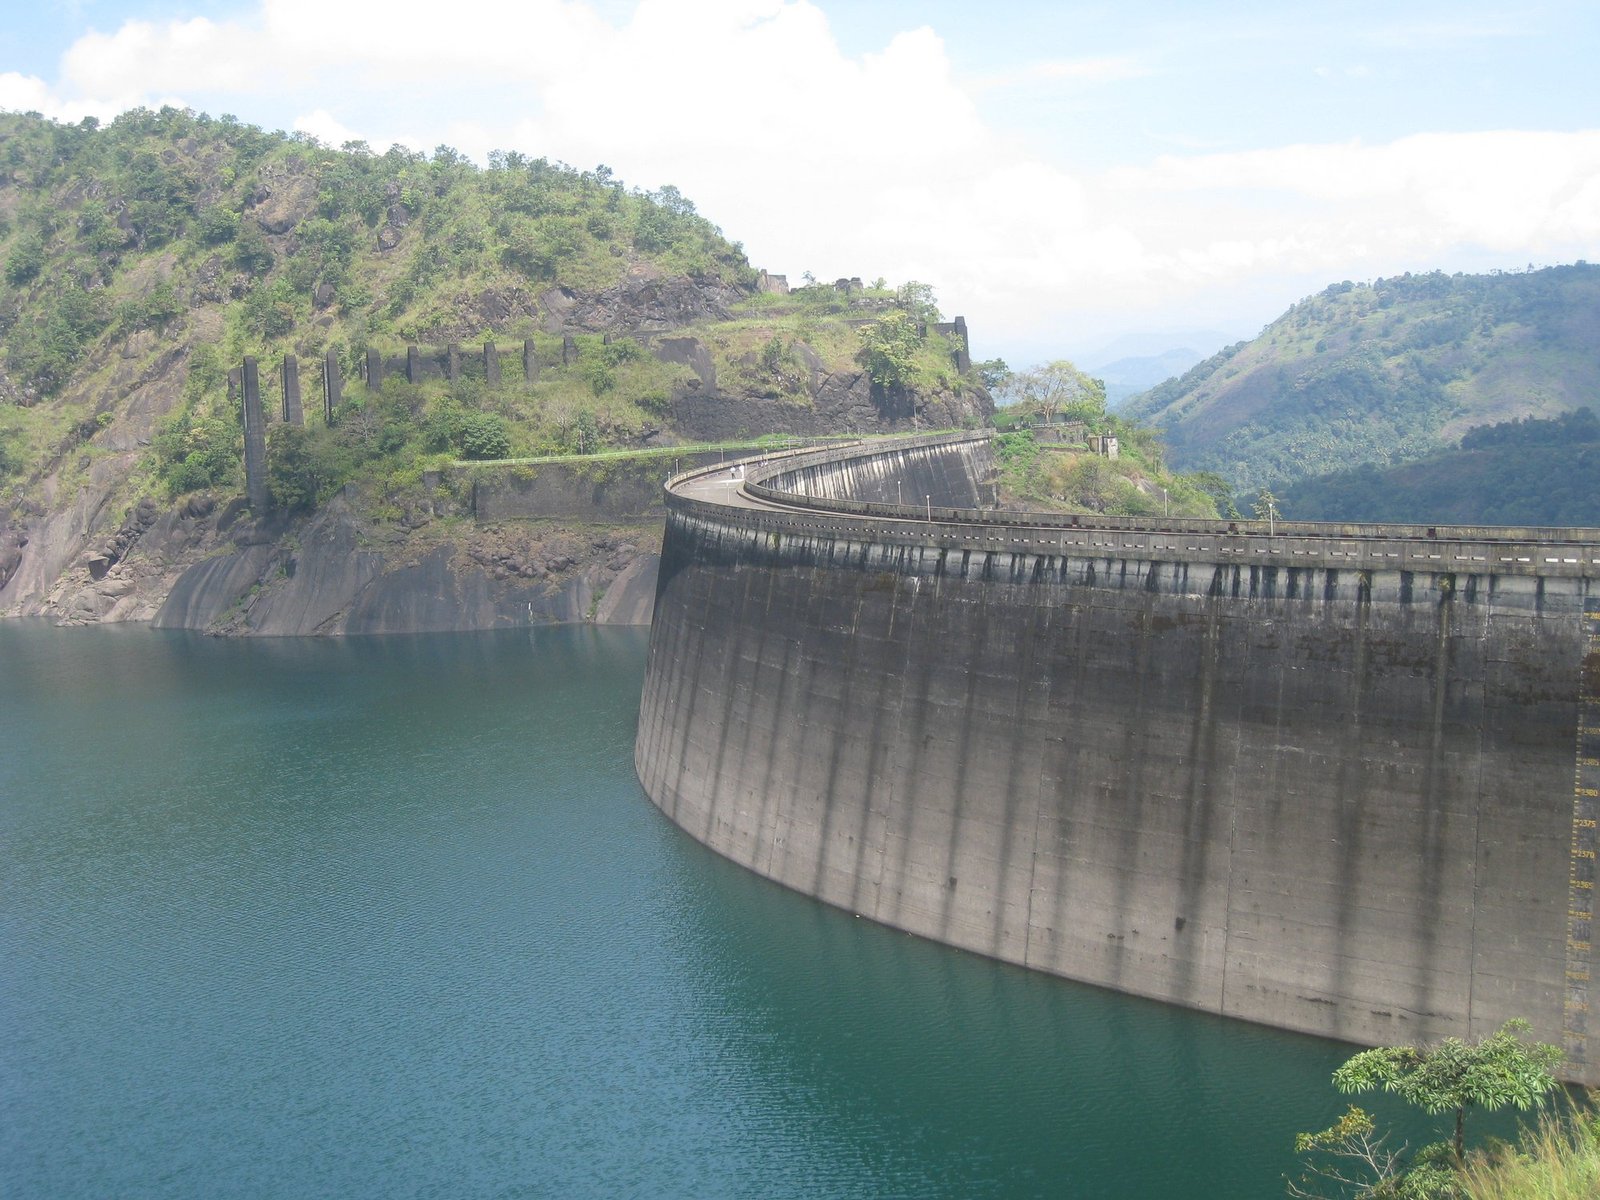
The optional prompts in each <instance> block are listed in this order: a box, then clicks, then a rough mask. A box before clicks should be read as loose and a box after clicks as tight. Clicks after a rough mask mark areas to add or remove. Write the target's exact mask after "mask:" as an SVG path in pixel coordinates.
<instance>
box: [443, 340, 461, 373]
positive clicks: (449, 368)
mask: <svg viewBox="0 0 1600 1200" xmlns="http://www.w3.org/2000/svg"><path fill="white" fill-rule="evenodd" d="M444 353H445V363H446V365H445V369H444V373H445V375H446V376H448V377H449V379H450V382H451V383H454V382H455V381H456V380H458V379H460V378H461V347H460V346H459V345H457V344H456V343H455V342H451V343H450V345H449V346H447V347H445V352H444Z"/></svg>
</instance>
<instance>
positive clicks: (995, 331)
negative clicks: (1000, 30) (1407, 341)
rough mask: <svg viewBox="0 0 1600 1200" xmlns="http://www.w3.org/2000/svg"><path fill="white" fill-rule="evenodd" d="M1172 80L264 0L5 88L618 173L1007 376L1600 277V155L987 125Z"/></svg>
mask: <svg viewBox="0 0 1600 1200" xmlns="http://www.w3.org/2000/svg"><path fill="white" fill-rule="evenodd" d="M1142 70H1143V68H1142V67H1141V66H1140V65H1139V63H1138V62H1136V61H1134V60H1131V59H1127V58H1098V59H1097V58H1079V59H1074V58H1061V59H1051V60H1047V61H1041V62H1036V63H1032V64H1029V65H1026V66H1024V67H1021V68H1019V69H1018V70H1016V71H1013V72H1009V73H1006V74H1004V75H997V76H991V77H988V78H987V79H983V80H978V81H970V80H969V81H962V80H960V79H958V78H957V77H956V75H955V73H954V71H953V69H952V64H951V61H950V56H949V54H948V53H947V51H946V47H945V44H944V42H943V41H942V39H941V38H940V36H939V35H938V34H937V33H936V32H935V31H934V30H932V29H929V28H926V27H923V28H916V29H910V30H906V31H904V32H901V33H900V34H898V35H897V36H895V37H893V38H892V39H891V40H890V41H889V42H888V43H887V44H886V45H884V46H883V47H882V49H881V50H879V51H877V52H876V53H869V54H860V55H848V54H846V53H844V52H843V51H842V50H841V48H840V46H839V44H838V42H837V40H836V39H835V37H834V36H833V33H832V31H831V30H830V28H829V26H828V22H827V18H826V16H825V15H824V13H823V12H822V11H821V10H820V9H818V8H817V7H815V6H814V5H813V4H812V3H810V2H809V0H642V2H641V3H639V4H638V5H637V7H636V8H635V9H634V10H633V11H632V13H631V15H629V16H628V17H627V19H625V20H622V21H620V22H616V21H611V20H607V19H606V18H605V17H603V16H602V15H601V13H600V12H599V11H597V10H596V9H595V8H592V7H591V6H590V5H589V4H588V3H585V2H583V0H457V2H456V3H454V4H452V5H451V6H450V7H449V8H448V10H446V11H441V10H440V9H439V7H438V6H437V5H436V4H434V3H433V2H432V0H428V2H427V3H424V2H423V0H388V2H387V3H385V4H384V5H383V6H382V8H381V9H380V8H378V7H376V6H369V5H364V4H353V3H339V4H329V3H327V2H326V0H261V2H260V4H259V7H257V8H256V9H254V10H251V11H249V12H248V13H246V14H245V15H244V16H242V17H240V18H238V19H233V20H218V21H212V20H207V19H205V18H196V19H193V20H180V21H170V22H166V23H155V22H147V21H130V22H127V23H125V24H124V25H122V26H121V27H120V28H118V29H117V30H115V31H114V32H112V33H110V34H101V33H89V34H86V35H85V36H84V37H82V38H80V39H79V41H78V42H77V43H75V44H74V45H73V46H72V47H71V48H70V49H69V50H68V52H67V53H66V55H65V56H64V57H63V60H62V72H61V80H60V83H59V84H57V85H55V86H50V85H47V84H46V83H45V82H44V81H42V80H40V79H37V78H35V77H32V76H23V75H17V74H7V75H0V107H6V108H12V109H23V108H27V109H37V110H39V111H41V112H45V113H46V114H48V115H51V116H55V117H58V118H60V119H68V120H76V119H77V118H78V117H79V116H81V115H84V114H85V113H88V112H93V113H94V114H95V115H98V116H101V117H102V118H105V117H109V116H110V115H112V114H113V113H114V112H115V111H118V110H119V109H121V108H126V107H129V106H131V105H133V104H137V103H144V104H149V105H156V104H159V103H161V102H163V100H164V99H166V98H167V97H170V96H181V97H183V99H182V100H179V101H177V102H178V103H183V102H188V103H190V104H193V105H195V106H196V107H201V108H206V109H208V110H210V111H213V112H221V111H235V112H239V113H241V115H243V116H244V117H245V118H246V119H250V120H256V121H258V122H260V123H262V124H265V125H268V126H269V127H270V126H271V125H273V124H276V123H278V122H279V121H280V120H282V119H288V118H291V117H292V124H293V127H294V128H297V129H301V130H304V131H306V132H309V133H312V134H314V135H315V136H317V137H318V138H320V139H321V140H323V141H325V142H327V143H329V144H331V145H339V144H340V143H342V142H344V141H347V140H351V139H361V140H365V141H367V142H369V143H370V144H371V145H372V146H373V147H374V148H375V149H379V150H381V149H383V148H384V147H386V146H388V145H389V144H390V143H391V142H395V141H399V142H401V143H402V144H405V145H408V146H411V147H414V148H421V147H428V146H433V145H435V144H438V143H440V142H446V143H449V144H451V145H454V146H457V147H458V148H460V149H462V150H464V151H466V152H467V153H469V154H471V155H472V156H474V157H476V158H478V159H480V160H481V159H483V158H484V157H485V156H486V155H487V153H488V152H489V151H490V150H491V149H496V148H504V149H517V150H521V151H523V152H525V153H529V154H533V155H544V156H548V157H551V158H559V159H563V160H565V161H567V162H571V163H574V164H577V165H580V166H586V167H587V166H593V165H595V164H597V163H600V162H605V163H608V164H610V165H611V166H612V167H613V168H614V169H615V170H616V171H617V173H618V175H619V176H620V177H622V178H624V179H626V180H627V181H628V182H630V183H633V184H637V185H640V186H645V187H657V186H660V185H661V184H664V183H674V184H676V185H678V186H679V187H680V188H682V189H683V191H684V192H685V194H686V195H688V196H690V197H691V198H692V199H693V200H694V201H695V202H696V204H697V205H698V206H699V208H700V210H701V211H702V212H704V213H705V214H706V215H707V216H709V217H711V218H712V219H713V220H716V221H718V222H720V223H721V224H723V226H724V228H725V229H726V230H727V232H728V233H729V234H730V236H733V237H736V238H741V239H743V240H744V241H745V243H746V245H747V246H748V248H749V252H750V254H751V257H752V260H753V261H754V262H756V263H757V264H758V265H762V266H766V267H768V268H770V269H772V270H775V271H784V272H787V273H789V274H790V275H791V276H798V275H799V274H800V272H802V271H803V270H806V269H810V270H812V271H814V272H815V273H816V274H817V275H818V276H820V277H822V278H832V277H834V276H837V275H863V276H866V277H869V278H870V277H873V276H877V275H880V274H881V275H884V276H887V277H888V278H890V279H891V280H903V279H907V278H915V279H921V280H924V281H927V282H930V283H932V284H934V285H935V287H936V288H937V289H938V291H939V294H940V296H941V299H942V300H943V301H944V305H945V307H946V309H947V310H951V311H962V312H964V313H965V314H966V315H967V316H968V318H969V320H971V321H972V323H973V329H974V333H975V335H976V337H977V339H978V342H979V346H978V350H979V351H980V353H988V352H989V351H985V350H984V346H985V345H988V344H991V339H992V341H993V342H1007V343H1014V344H1023V343H1027V344H1033V343H1035V342H1037V343H1040V344H1043V342H1045V341H1046V340H1048V339H1055V344H1056V345H1057V346H1058V347H1059V346H1061V345H1064V344H1074V343H1077V344H1081V339H1082V338H1083V337H1085V336H1089V335H1090V334H1091V332H1092V333H1093V335H1094V336H1098V334H1099V333H1100V332H1102V331H1108V330H1114V329H1115V328H1117V327H1118V325H1119V323H1120V325H1121V326H1126V325H1127V324H1129V323H1137V322H1140V321H1148V322H1155V321H1166V322H1179V323H1181V322H1183V321H1184V320H1185V318H1186V316H1187V319H1188V321H1189V323H1193V321H1194V320H1196V319H1203V320H1205V321H1208V322H1210V321H1220V320H1222V319H1223V318H1222V317H1221V316H1220V315H1219V311H1218V310H1219V306H1220V305H1222V304H1224V303H1234V304H1237V303H1240V302H1241V301H1240V299H1239V298H1240V297H1242V296H1245V295H1247V294H1251V295H1255V296H1257V297H1258V298H1257V299H1256V300H1255V301H1254V307H1253V308H1252V309H1251V311H1252V317H1253V318H1254V317H1255V316H1256V309H1259V308H1260V307H1261V306H1263V305H1266V306H1268V313H1267V315H1271V313H1272V312H1276V311H1279V310H1281V309H1282V308H1283V307H1285V306H1286V305H1287V304H1288V302H1289V301H1291V300H1293V299H1295V298H1297V297H1298V296H1299V295H1300V294H1302V292H1301V290H1299V289H1301V288H1302V286H1303V284H1304V281H1307V280H1310V281H1312V284H1311V285H1312V286H1320V284H1319V283H1317V282H1316V281H1317V280H1319V279H1320V280H1321V281H1323V282H1326V281H1327V280H1329V279H1338V278H1346V277H1350V278H1361V277H1365V276H1369V275H1371V274H1381V273H1388V272H1392V271H1399V270H1406V269H1426V268H1427V267H1430V266H1436V265H1443V266H1447V267H1450V266H1453V265H1454V264H1457V263H1458V262H1459V261H1460V259H1461V258H1462V257H1463V256H1464V255H1470V254H1482V253H1494V254H1501V255H1503V256H1505V261H1504V262H1503V264H1502V265H1514V264H1516V263H1518V262H1522V261H1527V260H1528V259H1529V258H1531V257H1538V256H1539V255H1541V254H1543V255H1546V256H1548V257H1549V258H1551V259H1555V260H1559V259H1562V258H1575V257H1579V256H1584V255H1587V256H1589V257H1591V258H1592V257H1595V256H1596V253H1597V251H1596V247H1597V245H1600V132H1578V133H1550V132H1491V133H1469V134H1435V133H1425V134H1417V135H1415V136H1412V137H1405V138H1400V139H1398V140H1394V141H1391V142H1387V143H1384V144H1374V145H1368V144H1363V143H1361V142H1347V143H1336V144H1305V145H1290V146H1281V147H1276V148H1272V149H1264V150H1253V151H1247V152H1240V153H1207V152H1204V151H1203V150H1202V149H1197V147H1196V146H1189V147H1187V148H1186V150H1185V152H1184V153H1178V154H1172V155H1168V156H1165V157H1162V158H1159V159H1156V160H1154V161H1152V162H1150V163H1148V164H1146V165H1143V166H1139V167H1134V168H1124V169H1120V170H1116V171H1111V172H1108V173H1105V174H1099V175H1096V174H1092V173H1089V172H1086V171H1083V170H1078V169H1075V168H1074V167H1073V165H1072V164H1070V163H1063V162H1058V161H1050V160H1047V159H1046V158H1044V157H1041V156H1040V154H1038V153H1037V152H1035V151H1033V150H1030V149H1028V148H1027V147H1026V146H1025V145H1024V144H1023V143H1022V141H1021V140H1020V139H1021V133H1022V131H1020V130H1018V131H1009V130H1005V129H999V128H995V127H994V126H992V125H990V124H987V123H986V122H985V120H984V119H983V118H982V117H981V116H980V114H979V111H978V108H977V106H976V104H975V101H974V94H975V92H977V91H978V90H980V89H981V88H984V87H1003V86H1012V85H1016V84H1027V85H1035V84H1046V85H1048V84H1051V83H1063V84H1070V85H1072V86H1074V87H1079V88H1085V87H1092V86H1097V85H1100V84H1105V83H1110V82H1114V81H1118V80H1123V79H1128V78H1132V77H1134V76H1136V75H1138V74H1139V73H1141V71H1142ZM96 97H98V98H99V99H95V98H96ZM108 97H109V98H110V99H106V98H108ZM241 101H243V102H241ZM274 113H278V114H282V116H281V117H277V116H273V115H271V114H274ZM294 114H298V115H294ZM1097 119H1098V118H1097ZM1269 295H1270V296H1271V297H1273V298H1272V299H1270V300H1262V299H1260V298H1259V297H1261V296H1269ZM1224 298H1225V299H1224ZM1057 352H1058V353H1059V350H1058V351H1057Z"/></svg>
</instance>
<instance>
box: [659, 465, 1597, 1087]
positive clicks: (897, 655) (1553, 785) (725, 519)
mask: <svg viewBox="0 0 1600 1200" xmlns="http://www.w3.org/2000/svg"><path fill="white" fill-rule="evenodd" d="M990 455H991V450H990V443H989V441H988V439H987V437H986V436H983V435H956V436H945V437H924V438H917V439H906V440H897V441H894V442H880V443H874V444H859V445H855V446H850V447H842V448H833V449H829V450H827V451H821V452H813V453H806V454H801V455H797V456H790V457H788V458H783V459H774V460H770V461H765V462H760V463H752V464H750V465H749V466H748V467H747V468H745V473H746V474H747V475H748V477H747V478H745V479H743V480H740V479H738V478H734V477H730V475H733V476H736V475H738V474H739V472H737V471H735V472H731V473H730V471H729V470H728V469H727V468H718V469H716V470H713V471H709V472H691V473H689V474H687V475H683V476H678V477H676V478H674V479H673V480H672V481H670V482H669V484H668V496H667V506H668V522H667V533H666V541H665V545H664V547H663V554H662V564H661V580H660V586H659V590H658V592H657V599H656V610H655V624H654V627H653V630H652V634H651V646H650V662H649V667H648V671H647V675H646V680H645V689H644V697H643V703H642V708H641V712H640V718H639V737H638V743H637V748H636V763H637V767H638V772H639V778H640V779H641V781H642V782H643V784H644V787H645V790H646V791H647V792H648V793H649V795H650V797H651V799H652V800H653V801H654V802H655V803H656V804H657V805H659V806H660V807H661V808H662V810H663V811H664V812H665V813H666V814H667V815H668V816H669V817H670V818H671V819H672V820H674V821H675V822H676V823H677V824H679V825H680V826H682V827H683V828H684V829H685V830H687V831H688V832H689V833H690V834H692V835H693V836H694V837H696V838H698V839H700V840H701V841H703V842H705V843H706V844H707V845H708V846H710V847H712V848H713V849H715V850H717V851H718V852H720V853H722V854H724V855H726V856H728V857H730V858H732V859H734V860H736V861H738V862H740V863H743V864H744V865H745V866H747V867H749V868H751V869H752V870H755V871H757V872H759V873H760V874H762V875H766V876H768V877H770V878H772V879H774V880H777V881H778V882H780V883H783V884H786V885H788V886H790V887H792V888H795V889H797V890H799V891H802V892H805V893H807V894H809V895H812V896H816V897H818V898H819V899H822V900H824V901H827V902H828V903H830V904H834V905H838V906H839V907H841V908H845V909H848V910H850V911H851V912H855V913H859V914H861V915H863V916H867V917H871V918H873V919H875V920H878V921H881V922H884V923H886V924H889V925H892V926H896V927H898V928H901V929H904V930H908V931H910V932H912V933H916V934H920V935H923V936H926V937H930V938H936V939H938V940H940V941H943V942H947V943H949V944H951V945H954V946H960V947H963V948H965V949H968V950H974V951H977V952H979V953H982V954H987V955H991V956H993V957H995V958H1000V959H1004V960H1007V961H1010V962H1015V963H1021V964H1024V965H1026V966H1029V967H1033V968H1036V969H1039V970H1042V971H1049V972H1053V973H1055V974H1059V975H1064V976H1069V977H1071V978H1074V979H1080V980H1085V981H1088V982H1091V983H1096V984H1101V985H1104V986H1107V987H1113V988H1117V989H1120V990H1122V991H1126V992H1133V993H1138V994H1140V995H1145V996H1152V997H1156V998H1159V999H1162V1000H1168V1001H1172V1002H1176V1003H1179V1004H1186V1005H1190V1006H1193V1007H1195V1008H1201V1009H1205V1010H1208V1011H1211V1012H1216V1013H1223V1014H1226V1015H1230V1016H1235V1017H1242V1018H1246V1019H1248V1020H1252V1021H1259V1022H1264V1023H1267V1024H1271V1025H1277V1026H1282V1027H1285V1028H1289V1029H1296V1030H1303V1031H1307V1032H1312V1033H1318V1034H1325V1035H1329V1036H1333V1037H1338V1038H1343V1039H1347V1040H1350V1041H1355V1042H1366V1043H1385V1044H1387V1043H1400V1042H1408V1041H1419V1040H1426V1039H1431V1038H1435V1037H1438V1036H1441V1035H1445V1034H1458V1035H1463V1036H1477V1035H1479V1034H1481V1033H1484V1032H1487V1031H1491V1030H1493V1029H1495V1028H1497V1027H1498V1026H1499V1025H1500V1024H1501V1023H1502V1022H1503V1021H1504V1020H1506V1019H1507V1018H1509V1017H1513V1016H1522V1017H1526V1018H1528V1019H1529V1020H1530V1021H1531V1022H1532V1023H1533V1026H1534V1032H1535V1034H1536V1036H1538V1037H1539V1038H1541V1039H1544V1040H1547V1041H1553V1042H1556V1043H1558V1044H1561V1045H1562V1046H1564V1048H1565V1049H1566V1051H1567V1054H1568V1060H1567V1064H1566V1068H1565V1070H1566V1073H1567V1074H1568V1076H1569V1077H1570V1078H1572V1079H1574V1080H1576V1081H1582V1082H1586V1083H1591V1084H1594V1083H1600V1017H1597V1018H1596V1019H1595V1020H1594V1023H1593V1024H1591V1018H1590V1016H1589V1006H1590V1004H1591V1003H1600V991H1596V990H1594V989H1593V988H1592V985H1591V982H1590V980H1591V975H1592V973H1593V971H1594V967H1595V954H1594V949H1593V940H1592V938H1591V933H1590V930H1591V925H1592V922H1593V919H1594V916H1595V902H1594V882H1595V874H1596V872H1595V861H1596V860H1595V853H1596V849H1597V843H1600V837H1597V833H1596V821H1597V819H1600V797H1597V792H1600V530H1592V529H1590V530H1556V529H1542V530H1502V529H1464V528H1446V527H1433V528H1427V527H1421V526H1418V527H1396V526H1334V525H1310V524H1291V523H1282V522H1280V523H1278V524H1277V525H1276V527H1275V528H1274V529H1273V530H1272V531H1271V532H1270V533H1269V531H1268V529H1267V527H1266V526H1265V525H1264V524H1260V523H1256V522H1238V523H1235V525H1233V526H1230V525H1228V524H1227V523H1219V522H1216V521H1199V520H1170V521H1166V520H1158V519H1151V518H1105V519H1099V518H1095V519H1093V523H1092V524H1091V519H1090V518H1084V517H1078V518H1073V517H1054V516H1043V517H1039V518H1037V519H1035V518H1034V517H1032V516H1024V515H1019V514H1014V513H1013V514H1007V513H995V512H977V511H973V508H974V506H975V505H977V504H978V503H979V502H980V501H981V500H982V498H983V492H984V488H985V484H986V480H987V478H988V477H989V475H990V473H991V468H992V459H991V457H990ZM897 481H898V483H899V488H898V493H897V489H896V482H897ZM897 498H898V500H899V501H900V503H894V501H895V500H896V499H897ZM1591 1032H1593V1034H1595V1035H1596V1036H1595V1037H1594V1038H1591V1036H1590V1035H1591Z"/></svg>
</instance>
